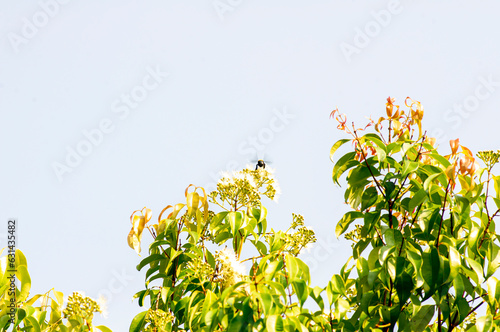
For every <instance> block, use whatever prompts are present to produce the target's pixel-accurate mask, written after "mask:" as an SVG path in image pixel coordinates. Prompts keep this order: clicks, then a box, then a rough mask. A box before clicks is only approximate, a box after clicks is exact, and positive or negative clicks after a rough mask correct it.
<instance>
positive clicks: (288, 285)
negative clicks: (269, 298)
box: [281, 254, 292, 304]
mask: <svg viewBox="0 0 500 332" xmlns="http://www.w3.org/2000/svg"><path fill="white" fill-rule="evenodd" d="M281 258H283V271H284V272H285V279H286V284H287V287H286V290H287V291H288V298H289V301H290V304H292V292H290V283H289V282H288V271H287V270H286V263H285V255H284V254H281Z"/></svg>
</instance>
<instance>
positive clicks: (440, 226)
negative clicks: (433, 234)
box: [436, 181, 450, 248]
mask: <svg viewBox="0 0 500 332" xmlns="http://www.w3.org/2000/svg"><path fill="white" fill-rule="evenodd" d="M449 188H450V182H449V181H448V185H447V186H446V193H445V194H444V202H443V210H442V212H441V221H440V222H439V231H438V236H437V239H436V248H439V237H440V236H441V228H442V227H443V218H444V208H445V207H446V200H447V199H448V189H449Z"/></svg>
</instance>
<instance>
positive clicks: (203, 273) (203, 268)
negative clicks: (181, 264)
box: [188, 256, 215, 283]
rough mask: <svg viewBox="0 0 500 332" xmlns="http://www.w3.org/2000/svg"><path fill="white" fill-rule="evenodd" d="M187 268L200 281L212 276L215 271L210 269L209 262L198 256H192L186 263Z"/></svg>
mask: <svg viewBox="0 0 500 332" xmlns="http://www.w3.org/2000/svg"><path fill="white" fill-rule="evenodd" d="M188 268H189V269H191V270H192V271H193V277H194V278H196V279H198V280H199V281H200V283H203V281H204V280H207V279H209V278H212V277H213V275H214V273H215V271H214V270H213V269H212V267H211V266H210V264H208V263H207V262H205V261H204V260H203V259H201V258H200V257H199V256H194V258H192V259H191V261H190V262H189V263H188Z"/></svg>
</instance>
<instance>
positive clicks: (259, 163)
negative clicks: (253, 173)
mask: <svg viewBox="0 0 500 332" xmlns="http://www.w3.org/2000/svg"><path fill="white" fill-rule="evenodd" d="M264 168H266V163H265V162H264V160H262V159H259V160H258V161H257V165H255V170H258V169H264Z"/></svg>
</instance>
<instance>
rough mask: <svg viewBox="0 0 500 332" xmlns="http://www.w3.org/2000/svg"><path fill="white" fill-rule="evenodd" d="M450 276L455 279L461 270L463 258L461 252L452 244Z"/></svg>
mask: <svg viewBox="0 0 500 332" xmlns="http://www.w3.org/2000/svg"><path fill="white" fill-rule="evenodd" d="M449 260H450V277H451V278H452V279H455V277H456V276H457V275H458V273H459V272H460V267H461V266H462V260H461V259H460V253H459V252H458V250H457V249H455V248H454V247H451V246H450V254H449Z"/></svg>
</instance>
